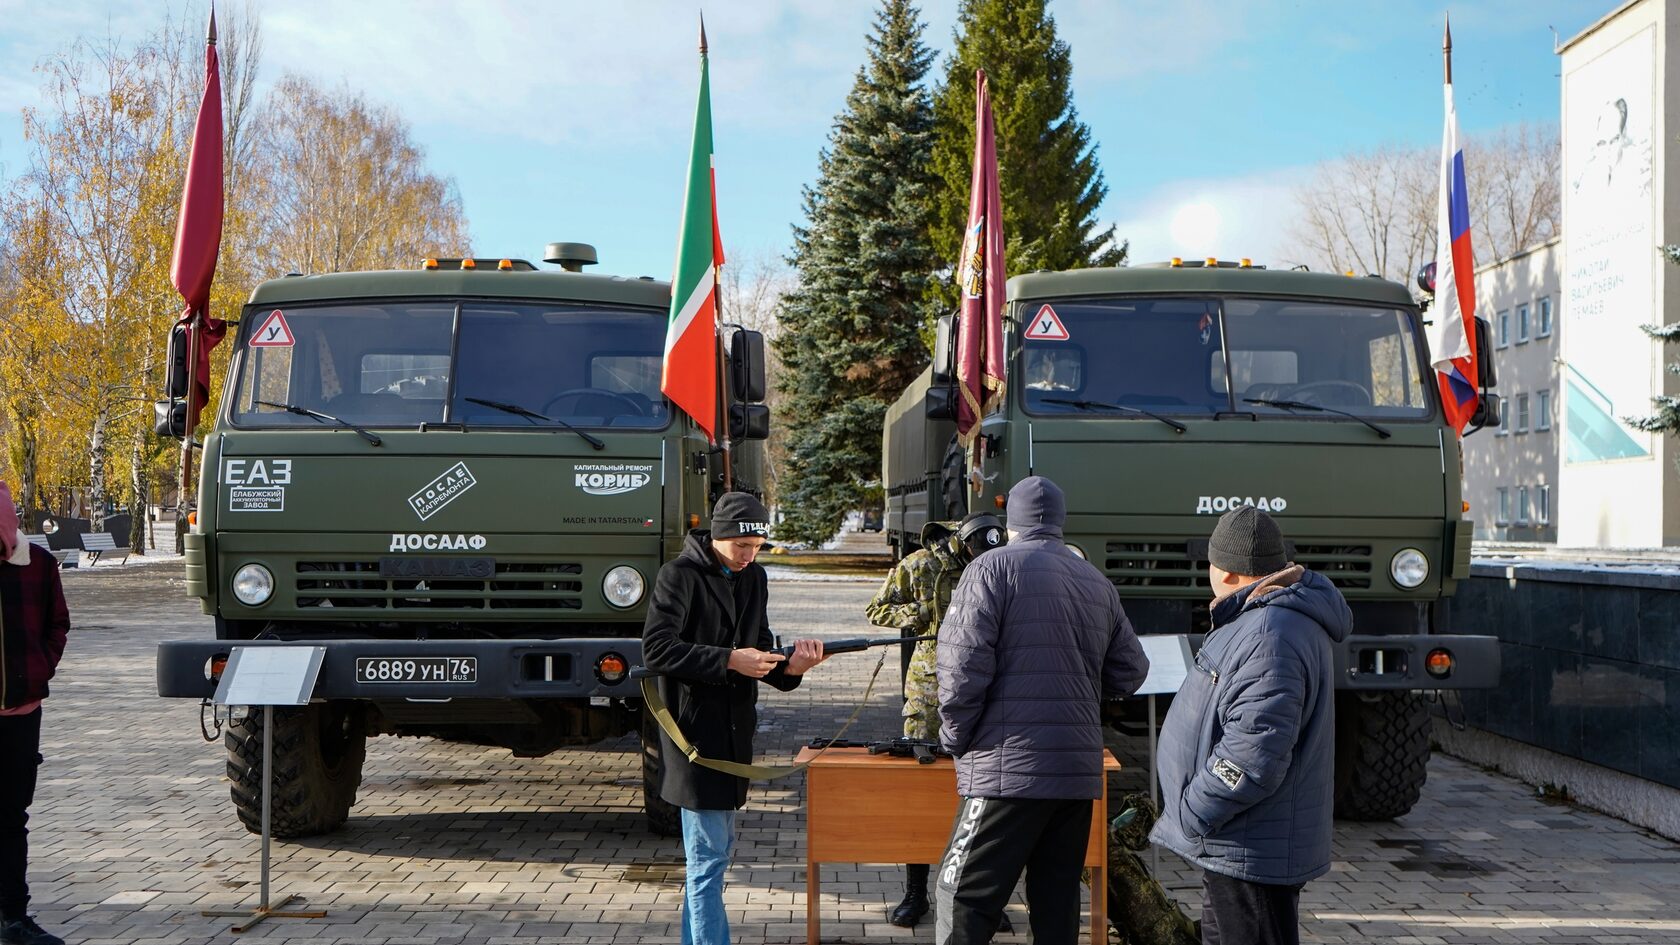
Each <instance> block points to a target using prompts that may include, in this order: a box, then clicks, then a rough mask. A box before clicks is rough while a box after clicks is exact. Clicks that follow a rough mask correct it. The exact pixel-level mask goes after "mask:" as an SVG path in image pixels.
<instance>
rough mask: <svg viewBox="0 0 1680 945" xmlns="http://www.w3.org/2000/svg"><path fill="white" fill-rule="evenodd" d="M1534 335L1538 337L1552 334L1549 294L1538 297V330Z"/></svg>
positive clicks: (1548, 336) (1550, 298)
mask: <svg viewBox="0 0 1680 945" xmlns="http://www.w3.org/2000/svg"><path fill="white" fill-rule="evenodd" d="M1536 335H1537V337H1540V338H1550V337H1551V336H1552V297H1551V296H1549V295H1543V296H1541V297H1540V330H1539V331H1538V332H1537V333H1536Z"/></svg>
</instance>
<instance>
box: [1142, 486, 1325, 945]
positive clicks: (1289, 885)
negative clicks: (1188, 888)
mask: <svg viewBox="0 0 1680 945" xmlns="http://www.w3.org/2000/svg"><path fill="white" fill-rule="evenodd" d="M1208 561H1209V565H1208V577H1209V579H1210V581H1211V582H1212V584H1213V594H1214V602H1213V605H1212V608H1211V611H1210V614H1209V616H1210V617H1211V623H1212V629H1210V630H1209V631H1208V634H1207V636H1206V637H1205V638H1204V639H1203V641H1202V648H1201V650H1200V651H1198V652H1197V654H1196V659H1195V665H1194V666H1192V667H1191V669H1190V674H1189V676H1188V678H1186V680H1185V682H1184V686H1183V688H1181V689H1180V690H1179V692H1178V694H1177V695H1176V696H1175V697H1174V698H1173V704H1172V708H1171V709H1170V710H1169V711H1168V712H1167V718H1166V721H1165V722H1164V723H1163V724H1162V727H1161V740H1160V747H1159V757H1158V759H1157V770H1158V771H1159V772H1160V778H1161V797H1162V803H1161V818H1160V820H1158V821H1157V822H1156V824H1155V829H1154V831H1153V832H1152V833H1151V835H1150V839H1151V840H1154V841H1155V842H1156V843H1159V844H1160V845H1162V846H1164V847H1166V848H1167V849H1169V850H1172V851H1173V852H1175V853H1177V854H1179V855H1180V856H1182V857H1184V858H1185V859H1187V860H1189V861H1190V862H1191V863H1194V864H1195V865H1197V866H1199V867H1201V868H1202V941H1203V942H1204V943H1205V945H1250V943H1252V945H1278V943H1288V945H1294V943H1296V942H1299V941H1300V928H1299V925H1300V920H1299V908H1300V896H1301V887H1302V885H1304V884H1305V883H1306V882H1307V881H1308V880H1310V879H1313V878H1314V877H1317V876H1321V875H1323V874H1324V873H1325V872H1327V871H1328V870H1329V869H1330V831H1331V804H1332V793H1333V789H1334V785H1333V781H1332V778H1333V765H1334V759H1335V754H1336V752H1335V747H1336V746H1335V728H1336V725H1335V717H1334V711H1335V689H1334V681H1333V680H1332V679H1331V669H1332V665H1333V663H1332V656H1331V644H1333V643H1338V642H1340V641H1341V640H1342V639H1343V638H1344V637H1346V636H1347V635H1348V632H1349V630H1350V629H1351V628H1352V626H1353V614H1352V612H1351V611H1349V610H1348V605H1347V601H1345V600H1343V599H1342V594H1341V591H1339V590H1337V589H1336V586H1335V585H1334V584H1332V583H1330V580H1329V578H1326V577H1324V576H1323V575H1321V574H1319V573H1317V572H1316V571H1309V570H1307V569H1306V568H1304V567H1302V566H1301V565H1298V564H1292V563H1290V561H1289V560H1288V557H1287V553H1286V551H1285V547H1284V542H1283V533H1282V531H1280V530H1279V528H1278V525H1277V522H1275V521H1273V520H1272V517H1271V516H1270V515H1267V514H1266V513H1265V512H1262V511H1260V510H1259V509H1256V508H1253V507H1252V506H1244V507H1242V508H1239V509H1234V510H1232V511H1230V512H1227V513H1226V514H1225V515H1224V516H1222V517H1221V518H1220V519H1219V523H1218V524H1217V525H1216V526H1215V527H1214V530H1213V537H1212V539H1211V540H1210V541H1209V545H1208Z"/></svg>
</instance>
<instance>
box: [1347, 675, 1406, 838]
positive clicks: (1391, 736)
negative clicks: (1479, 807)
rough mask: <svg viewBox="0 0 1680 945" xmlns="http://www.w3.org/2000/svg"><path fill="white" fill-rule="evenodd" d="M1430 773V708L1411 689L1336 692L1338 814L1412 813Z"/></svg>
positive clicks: (1385, 817) (1349, 816) (1384, 817)
mask: <svg viewBox="0 0 1680 945" xmlns="http://www.w3.org/2000/svg"><path fill="white" fill-rule="evenodd" d="M1428 777H1429V707H1428V705H1426V704H1425V703H1424V701H1423V699H1422V697H1420V696H1418V695H1417V694H1416V693H1411V692H1384V693H1378V694H1375V695H1371V694H1361V693H1357V692H1338V693H1336V816H1337V817H1340V818H1342V819H1343V820H1393V819H1394V818H1396V817H1399V816H1402V815H1404V814H1407V813H1410V812H1411V809H1412V805H1414V804H1416V803H1417V802H1418V797H1419V795H1421V794H1422V793H1423V782H1424V780H1425V779H1426V778H1428Z"/></svg>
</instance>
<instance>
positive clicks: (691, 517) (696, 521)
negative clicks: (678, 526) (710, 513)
mask: <svg viewBox="0 0 1680 945" xmlns="http://www.w3.org/2000/svg"><path fill="white" fill-rule="evenodd" d="M688 527H689V528H699V527H700V515H699V513H697V512H690V513H688Z"/></svg>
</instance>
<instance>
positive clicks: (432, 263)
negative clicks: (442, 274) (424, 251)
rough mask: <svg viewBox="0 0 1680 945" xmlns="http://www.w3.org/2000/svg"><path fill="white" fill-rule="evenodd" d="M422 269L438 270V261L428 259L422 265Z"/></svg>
mask: <svg viewBox="0 0 1680 945" xmlns="http://www.w3.org/2000/svg"><path fill="white" fill-rule="evenodd" d="M420 268H421V269H436V268H437V260H435V259H428V260H426V261H425V262H423V263H421V264H420Z"/></svg>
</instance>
